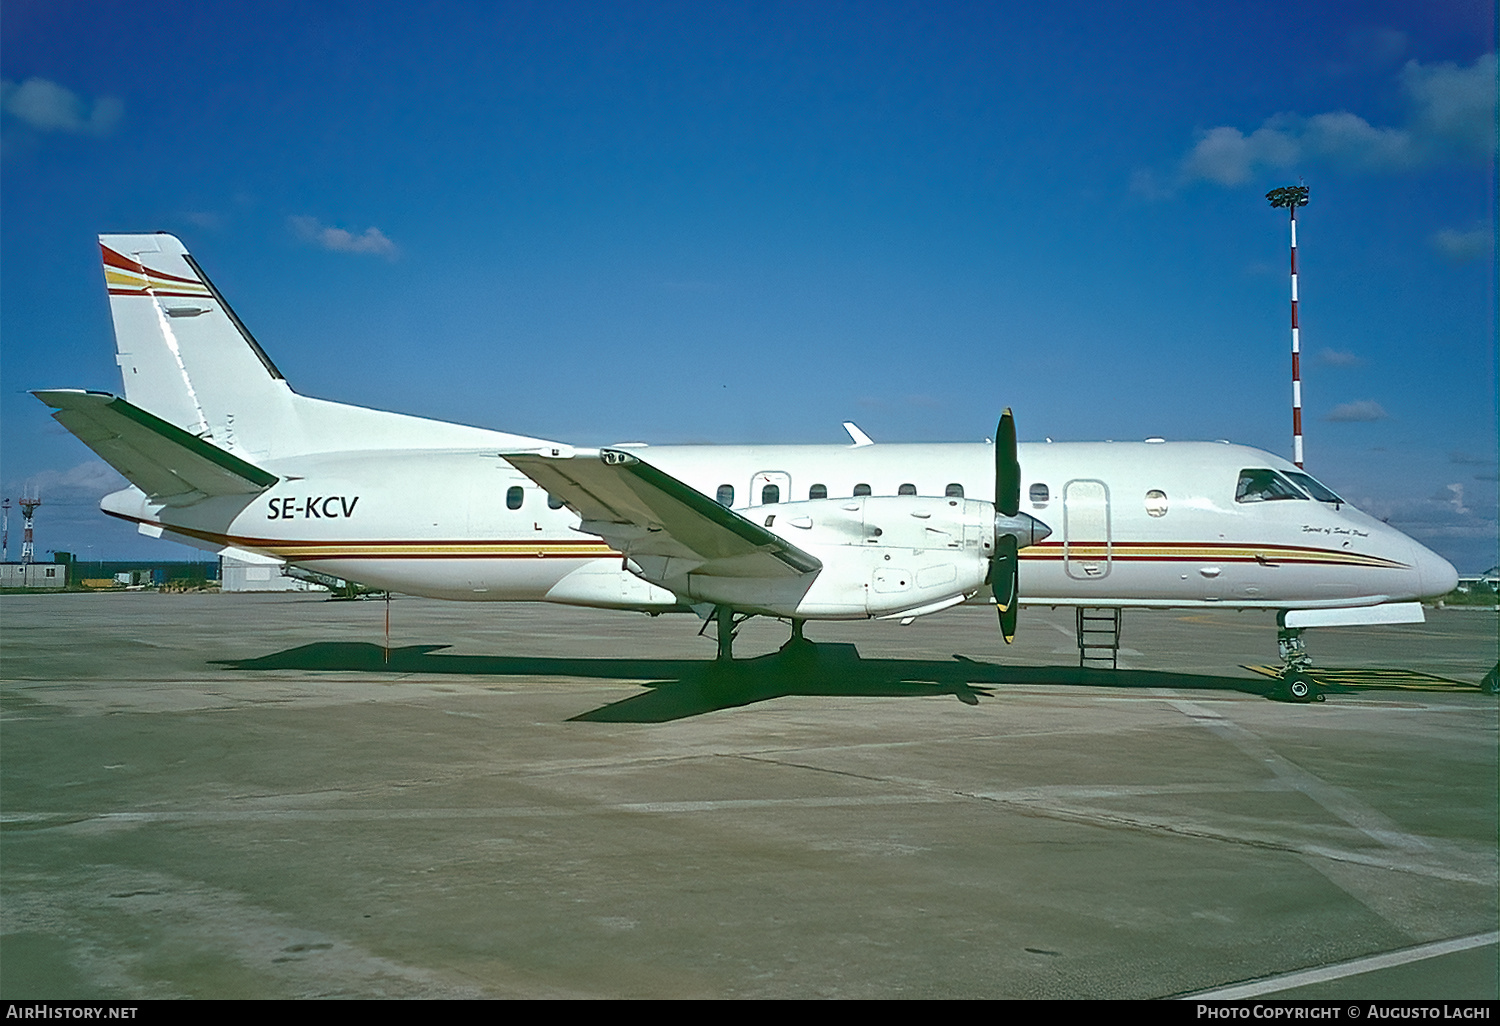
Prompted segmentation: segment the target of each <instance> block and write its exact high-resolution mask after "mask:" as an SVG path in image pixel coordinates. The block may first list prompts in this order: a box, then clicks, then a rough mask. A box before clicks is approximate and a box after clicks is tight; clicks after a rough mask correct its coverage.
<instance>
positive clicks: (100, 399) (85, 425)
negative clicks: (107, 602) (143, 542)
mask: <svg viewBox="0 0 1500 1026" xmlns="http://www.w3.org/2000/svg"><path fill="white" fill-rule="evenodd" d="M32 395H34V396H36V397H37V398H38V399H40V400H41V401H42V402H44V403H46V404H47V405H48V406H51V407H52V408H53V409H54V411H55V412H54V413H53V414H52V416H53V418H54V419H55V420H57V422H58V423H60V424H61V425H62V426H63V427H65V428H67V429H68V430H69V431H71V432H72V433H73V434H74V435H75V436H77V438H78V440H79V441H81V442H82V443H83V444H84V445H86V446H88V447H89V448H90V449H92V450H94V452H96V453H98V454H99V456H100V458H101V459H103V460H104V462H106V463H108V464H109V465H110V466H111V467H114V468H115V469H116V470H118V471H119V472H120V473H121V474H122V475H123V476H124V477H125V479H126V480H127V481H129V482H130V483H131V484H133V485H135V486H136V487H137V488H139V489H140V490H141V491H143V492H145V493H146V495H147V497H148V498H150V499H151V501H152V502H158V503H161V504H162V505H165V506H190V505H192V504H193V503H195V502H201V501H202V500H203V499H206V498H208V497H210V496H215V495H255V494H257V493H259V492H263V491H265V490H266V489H267V488H269V487H270V486H271V485H273V484H275V483H276V482H277V481H278V480H279V478H277V476H276V475H275V474H272V473H270V472H269V471H266V470H262V469H261V468H260V467H257V466H255V465H254V464H253V463H248V462H246V461H245V460H242V459H240V458H239V457H238V456H236V455H234V454H233V453H230V452H226V451H225V450H223V449H220V448H219V447H218V446H216V445H214V444H213V443H212V442H206V441H204V440H203V439H201V438H197V437H195V436H193V435H190V434H188V433H187V432H186V431H184V430H182V429H181V428H179V427H177V426H176V425H174V424H169V423H167V422H166V421H164V420H162V419H161V418H160V417H157V416H155V415H154V414H151V413H147V412H146V411H145V410H143V409H141V408H140V407H138V406H132V405H131V404H130V403H128V402H126V401H125V400H124V399H120V398H118V397H116V396H113V395H110V394H109V393H107V392H87V391H83V390H79V389H58V390H53V391H44V392H33V393H32Z"/></svg>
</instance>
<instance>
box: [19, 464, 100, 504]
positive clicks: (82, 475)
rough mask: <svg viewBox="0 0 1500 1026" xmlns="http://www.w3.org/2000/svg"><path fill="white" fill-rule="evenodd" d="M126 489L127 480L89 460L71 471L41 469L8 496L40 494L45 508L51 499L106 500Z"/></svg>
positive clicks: (71, 468) (70, 469) (69, 469)
mask: <svg viewBox="0 0 1500 1026" xmlns="http://www.w3.org/2000/svg"><path fill="white" fill-rule="evenodd" d="M124 487H125V479H124V478H122V477H121V476H120V475H119V474H117V473H115V471H114V469H113V468H111V467H110V466H109V464H107V463H105V462H104V461H103V460H89V461H88V462H87V463H80V464H78V465H77V466H75V467H70V468H68V469H67V470H39V471H37V472H36V473H34V474H32V475H30V476H29V477H27V478H26V480H25V482H24V483H23V484H20V485H16V484H14V483H13V484H12V485H11V487H10V488H9V489H8V490H7V492H6V494H8V495H20V494H21V493H22V492H23V491H24V492H25V493H26V494H28V495H40V496H41V497H42V504H43V505H44V506H45V505H46V503H47V499H48V498H49V497H57V498H72V499H79V498H95V499H97V498H103V497H104V496H105V495H107V494H108V493H110V492H113V491H117V490H118V489H121V488H124Z"/></svg>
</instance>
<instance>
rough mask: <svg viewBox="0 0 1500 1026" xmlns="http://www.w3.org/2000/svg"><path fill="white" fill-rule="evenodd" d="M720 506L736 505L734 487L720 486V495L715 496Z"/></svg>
mask: <svg viewBox="0 0 1500 1026" xmlns="http://www.w3.org/2000/svg"><path fill="white" fill-rule="evenodd" d="M714 498H715V499H717V500H718V502H719V505H720V506H733V505H734V485H719V494H717V495H715V496H714Z"/></svg>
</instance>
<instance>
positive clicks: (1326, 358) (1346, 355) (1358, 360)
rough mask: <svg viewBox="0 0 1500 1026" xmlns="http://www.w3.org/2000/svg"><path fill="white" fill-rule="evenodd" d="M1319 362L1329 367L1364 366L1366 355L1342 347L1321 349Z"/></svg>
mask: <svg viewBox="0 0 1500 1026" xmlns="http://www.w3.org/2000/svg"><path fill="white" fill-rule="evenodd" d="M1318 362H1319V363H1321V364H1323V365H1325V366H1328V367H1363V366H1364V364H1365V361H1364V357H1362V356H1359V355H1357V354H1355V353H1351V352H1347V351H1346V350H1342V349H1319V350H1318Z"/></svg>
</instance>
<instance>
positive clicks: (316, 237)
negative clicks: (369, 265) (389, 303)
mask: <svg viewBox="0 0 1500 1026" xmlns="http://www.w3.org/2000/svg"><path fill="white" fill-rule="evenodd" d="M287 220H288V223H289V224H290V225H291V226H292V231H293V232H295V233H296V234H297V237H298V238H301V239H305V240H306V241H308V242H311V243H314V244H316V245H319V246H322V247H323V248H324V249H331V250H333V251H334V252H336V253H373V254H374V255H376V256H383V257H386V258H388V259H391V260H394V259H396V257H397V256H398V255H400V252H401V251H400V250H399V249H398V248H397V247H396V244H395V243H394V242H392V241H391V240H390V239H388V238H386V235H385V233H384V232H382V231H381V230H380V229H379V228H373V227H372V228H366V229H365V230H364V232H363V233H362V234H359V235H355V234H354V233H353V232H351V231H347V230H345V229H343V228H334V227H330V226H328V225H325V224H323V223H322V222H321V221H319V220H318V219H317V218H316V217H306V216H300V217H291V218H288V219H287Z"/></svg>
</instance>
